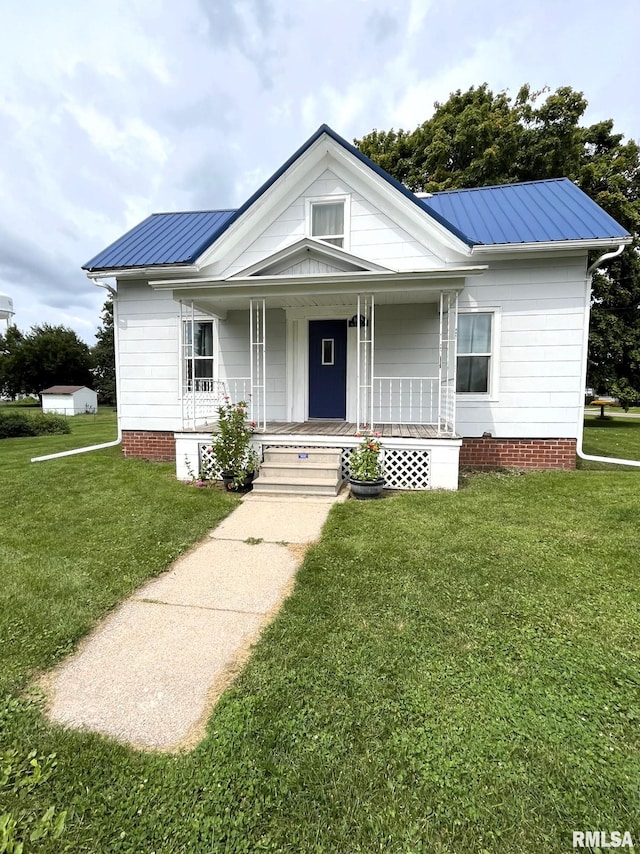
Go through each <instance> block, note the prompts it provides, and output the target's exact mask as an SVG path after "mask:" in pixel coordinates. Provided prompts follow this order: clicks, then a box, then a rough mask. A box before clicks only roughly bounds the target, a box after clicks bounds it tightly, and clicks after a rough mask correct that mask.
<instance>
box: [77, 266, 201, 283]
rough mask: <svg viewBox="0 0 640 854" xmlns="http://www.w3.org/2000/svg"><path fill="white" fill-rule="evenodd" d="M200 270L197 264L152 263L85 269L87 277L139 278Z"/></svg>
mask: <svg viewBox="0 0 640 854" xmlns="http://www.w3.org/2000/svg"><path fill="white" fill-rule="evenodd" d="M199 271H200V267H199V266H198V265H197V264H164V265H162V264H155V265H154V264H152V265H147V266H146V267H103V268H100V269H96V270H86V269H85V272H86V274H87V277H88V278H89V279H93V280H95V279H113V278H117V279H140V278H143V279H144V278H149V277H150V276H154V277H158V276H173V275H175V274H176V273H187V274H189V275H190V274H195V273H198V272H199Z"/></svg>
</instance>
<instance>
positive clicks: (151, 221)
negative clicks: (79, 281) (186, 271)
mask: <svg viewBox="0 0 640 854" xmlns="http://www.w3.org/2000/svg"><path fill="white" fill-rule="evenodd" d="M234 213H235V211H233V210H221V211H190V212H186V213H159V214H151V216H149V217H147V219H145V220H144V221H143V222H141V223H140V224H139V225H136V226H135V227H134V228H132V229H131V231H128V232H127V233H126V234H125V235H123V236H122V237H120V238H119V239H118V240H116V241H115V242H114V243H112V244H111V245H110V246H107V248H106V249H103V250H102V252H99V253H98V254H97V255H96V256H95V257H94V258H92V259H91V260H90V261H87V263H86V264H84V265H83V268H82V269H83V270H111V269H114V270H115V269H121V268H122V267H150V266H156V265H161V264H193V262H194V261H195V260H196V259H197V258H198V257H199V256H200V255H201V254H202V253H203V252H204V250H205V249H206V248H207V246H210V245H211V243H213V241H214V240H215V239H216V237H217V236H218V234H220V233H221V232H222V231H223V230H224V228H225V225H226V223H227V221H228V220H229V219H230V218H231V216H232V215H233V214H234Z"/></svg>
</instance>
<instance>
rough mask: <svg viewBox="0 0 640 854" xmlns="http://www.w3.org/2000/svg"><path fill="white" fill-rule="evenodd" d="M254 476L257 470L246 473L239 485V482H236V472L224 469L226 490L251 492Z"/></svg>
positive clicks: (223, 479)
mask: <svg viewBox="0 0 640 854" xmlns="http://www.w3.org/2000/svg"><path fill="white" fill-rule="evenodd" d="M254 476H255V472H250V473H249V474H247V475H245V478H244V481H243V482H242V483H241V484H240V485H239V486H238V484H236V483H235V482H234V481H235V479H236V476H235V474H234V473H233V472H232V471H223V472H222V483H223V486H224V489H225V492H249V490H250V489H252V488H253V478H254Z"/></svg>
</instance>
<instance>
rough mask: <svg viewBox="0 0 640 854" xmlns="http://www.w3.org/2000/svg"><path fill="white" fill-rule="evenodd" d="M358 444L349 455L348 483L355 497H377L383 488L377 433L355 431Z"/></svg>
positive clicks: (380, 443)
mask: <svg viewBox="0 0 640 854" xmlns="http://www.w3.org/2000/svg"><path fill="white" fill-rule="evenodd" d="M356 436H357V437H358V438H360V439H361V442H360V444H359V445H358V447H357V448H356V449H355V451H352V452H351V456H350V457H349V484H350V488H351V494H352V495H354V496H355V497H356V498H359V499H363V498H377V497H378V496H379V495H380V494H381V493H382V490H383V488H384V477H383V474H384V470H383V467H382V459H381V456H380V451H381V450H382V442H381V441H380V434H379V433H370V432H364V433H356Z"/></svg>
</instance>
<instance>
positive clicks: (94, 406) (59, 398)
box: [40, 385, 98, 415]
mask: <svg viewBox="0 0 640 854" xmlns="http://www.w3.org/2000/svg"><path fill="white" fill-rule="evenodd" d="M40 394H41V395H42V411H43V412H49V413H55V414H56V415H85V414H86V413H88V412H97V411H98V393H97V392H95V391H92V390H91V389H90V388H87V387H86V386H84V385H52V386H51V388H45V390H44V391H41V392H40Z"/></svg>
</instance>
